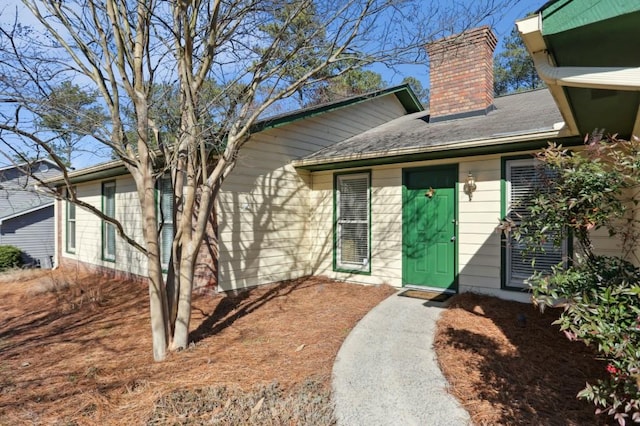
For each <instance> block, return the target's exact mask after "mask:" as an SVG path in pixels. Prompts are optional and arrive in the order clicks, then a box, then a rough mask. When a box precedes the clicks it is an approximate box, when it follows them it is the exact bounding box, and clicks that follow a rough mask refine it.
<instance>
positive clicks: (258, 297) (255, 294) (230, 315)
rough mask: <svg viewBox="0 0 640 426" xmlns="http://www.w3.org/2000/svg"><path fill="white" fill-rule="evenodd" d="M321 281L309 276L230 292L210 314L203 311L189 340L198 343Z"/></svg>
mask: <svg viewBox="0 0 640 426" xmlns="http://www.w3.org/2000/svg"><path fill="white" fill-rule="evenodd" d="M314 285H321V283H317V282H313V281H311V280H309V279H308V277H303V278H298V279H293V280H288V281H282V282H280V283H279V284H277V285H275V286H269V287H268V288H267V289H265V288H262V287H251V288H248V289H244V290H239V291H237V292H235V293H230V294H228V295H227V296H226V297H224V298H223V299H222V300H221V301H220V302H219V303H218V304H217V305H216V307H215V309H214V310H213V312H211V313H210V314H206V313H203V314H204V315H205V319H204V320H203V321H202V323H200V325H199V326H198V327H197V328H196V329H195V330H193V331H192V332H191V333H190V335H189V341H190V342H194V343H198V342H200V341H201V340H204V339H206V338H207V337H210V336H214V335H216V334H218V333H220V332H221V331H222V330H224V329H226V328H227V327H229V326H231V325H233V323H235V322H236V321H237V320H239V319H241V318H243V317H244V316H246V315H249V314H250V313H251V312H253V311H255V310H256V309H259V308H260V307H261V306H263V305H265V304H266V303H267V302H269V301H271V300H273V299H276V298H279V297H286V296H288V295H290V294H291V293H293V292H294V291H296V290H300V289H303V288H307V287H310V286H314Z"/></svg>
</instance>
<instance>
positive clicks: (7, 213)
mask: <svg viewBox="0 0 640 426" xmlns="http://www.w3.org/2000/svg"><path fill="white" fill-rule="evenodd" d="M59 174H60V169H59V168H58V166H57V165H56V164H55V163H54V162H53V161H51V160H46V159H43V160H38V161H34V162H32V163H29V164H27V163H23V164H17V165H10V166H5V167H0V245H11V246H15V247H18V248H19V249H20V250H22V261H23V262H24V264H25V265H32V266H39V267H43V268H51V267H52V266H53V258H54V255H55V232H54V200H53V198H52V197H51V196H48V195H46V194H45V193H43V192H38V191H37V188H36V185H37V181H36V180H35V179H34V178H32V177H30V175H33V176H36V177H38V178H39V179H50V178H53V177H54V176H57V175H59Z"/></svg>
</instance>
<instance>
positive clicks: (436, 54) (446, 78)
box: [427, 26, 497, 122]
mask: <svg viewBox="0 0 640 426" xmlns="http://www.w3.org/2000/svg"><path fill="white" fill-rule="evenodd" d="M496 43H497V39H496V36H495V35H494V34H493V31H491V28H489V27H488V26H483V27H480V28H475V29H471V30H468V31H465V32H463V33H461V34H458V35H454V36H451V37H447V38H444V39H442V40H438V41H435V42H433V43H429V44H428V45H427V53H428V54H429V59H430V68H431V70H430V76H429V78H430V81H431V88H430V91H431V100H430V102H429V110H430V115H431V118H430V121H431V122H434V121H441V120H444V119H451V118H461V117H466V116H471V115H480V114H487V113H488V112H489V111H491V109H493V51H494V49H495V48H496Z"/></svg>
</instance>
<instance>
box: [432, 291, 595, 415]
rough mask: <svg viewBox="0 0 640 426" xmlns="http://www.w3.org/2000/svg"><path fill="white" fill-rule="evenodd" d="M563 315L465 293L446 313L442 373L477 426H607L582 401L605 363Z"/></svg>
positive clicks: (441, 329) (439, 343) (440, 342)
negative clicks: (571, 331)
mask: <svg viewBox="0 0 640 426" xmlns="http://www.w3.org/2000/svg"><path fill="white" fill-rule="evenodd" d="M559 314H560V312H559V311H558V310H548V311H547V312H545V313H544V314H541V313H540V312H539V311H537V310H536V309H535V308H534V307H533V306H532V305H528V304H524V303H517V302H507V301H504V300H500V299H496V298H491V297H485V296H479V295H474V294H463V295H459V296H457V297H455V298H453V299H452V300H451V302H450V304H449V307H448V310H447V311H445V312H444V313H443V316H442V317H441V319H440V321H439V323H438V331H437V333H436V340H435V346H436V350H437V353H438V360H439V362H440V364H441V366H442V369H443V371H444V373H445V376H447V378H448V380H449V382H450V383H451V384H452V393H453V394H454V395H456V396H457V397H458V399H459V400H461V402H462V404H463V405H464V406H465V407H466V408H467V409H468V410H469V412H470V414H471V415H472V417H473V421H474V422H475V423H477V424H536V425H585V424H607V423H606V422H607V419H605V418H602V417H596V416H595V415H594V410H595V407H594V406H593V405H592V404H591V403H589V402H586V401H584V400H578V399H577V398H576V395H577V393H578V392H579V391H580V390H582V389H583V388H584V387H585V383H586V382H587V381H588V382H595V381H596V380H597V379H598V378H603V377H604V372H605V364H604V363H603V362H602V361H598V360H596V359H595V356H594V354H593V352H591V351H590V350H589V349H588V348H587V347H586V346H584V345H583V344H582V343H579V342H571V341H569V340H568V339H567V338H566V337H565V336H564V335H563V334H562V333H561V332H560V331H559V327H558V326H552V325H551V323H552V322H553V321H554V320H555V319H557V317H558V315H559Z"/></svg>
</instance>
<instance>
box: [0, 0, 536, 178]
mask: <svg viewBox="0 0 640 426" xmlns="http://www.w3.org/2000/svg"><path fill="white" fill-rule="evenodd" d="M434 1H438V0H434ZM439 1H443V0H439ZM444 1H448V0H444ZM463 1H465V2H469V3H471V2H473V1H474V0H463ZM545 2H546V0H520V1H517V2H516V3H515V4H514V5H513V6H511V7H510V8H508V9H505V10H504V11H503V12H502V13H501V15H500V16H494V17H492V18H491V19H492V21H493V23H494V25H493V30H494V32H495V34H496V36H497V38H498V46H497V48H496V52H499V51H500V50H501V49H502V40H503V39H504V38H505V37H506V36H507V35H509V33H510V32H511V30H512V29H513V27H514V25H515V21H516V20H518V19H521V18H523V17H525V16H526V15H527V14H528V13H531V12H534V11H536V10H537V9H538V8H540V7H541V6H542V5H543V4H544V3H545ZM2 3H3V4H2V5H0V24H6V23H7V19H8V18H9V17H10V16H12V15H13V12H14V10H15V9H16V6H18V10H20V9H22V8H23V6H22V5H20V0H3V1H2ZM430 4H431V2H430V1H426V0H425V1H424V5H425V7H429V5H430ZM3 12H4V13H3ZM3 15H4V16H3ZM20 15H23V14H20ZM24 15H25V16H20V18H27V17H28V15H29V14H28V13H27V14H24ZM21 23H22V24H23V25H29V24H30V22H28V20H24V19H21ZM371 69H372V70H374V71H376V72H378V73H380V74H381V75H382V77H383V80H384V81H385V82H386V84H387V85H388V86H394V85H398V84H400V83H401V82H402V80H403V79H404V78H405V77H409V76H411V77H415V78H417V79H418V80H419V81H420V82H421V83H422V85H423V87H425V88H426V87H429V74H428V66H427V64H426V63H425V64H417V65H404V66H399V67H396V68H394V69H390V68H388V67H385V66H373V67H371ZM106 160H109V158H102V157H98V156H96V155H81V156H80V157H79V158H78V159H77V160H74V164H73V166H75V167H76V168H82V167H86V166H89V165H93V164H96V163H98V162H102V161H106ZM5 163H7V161H6V159H4V158H2V156H0V166H3V165H6V164H5Z"/></svg>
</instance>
